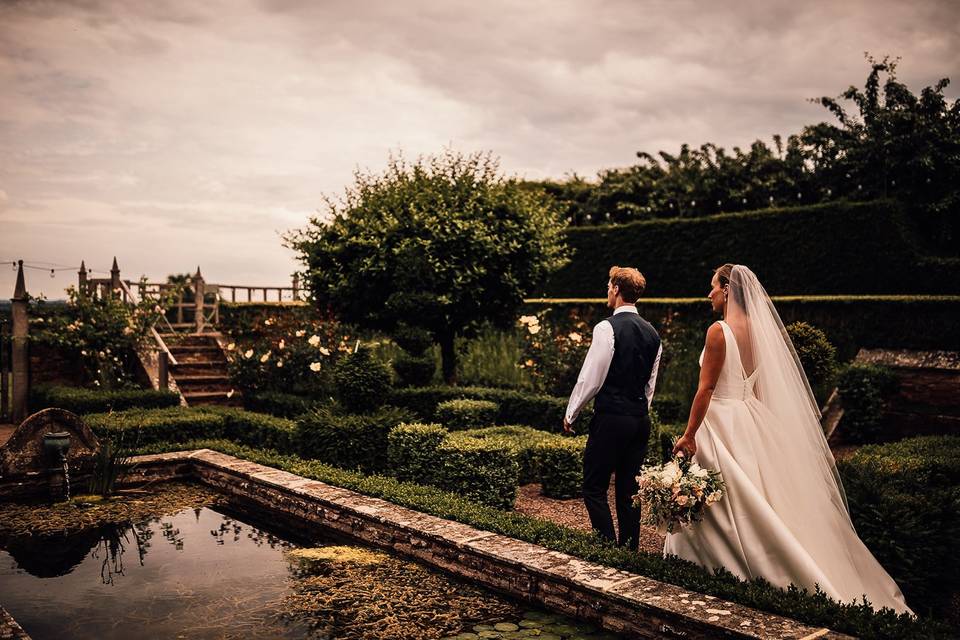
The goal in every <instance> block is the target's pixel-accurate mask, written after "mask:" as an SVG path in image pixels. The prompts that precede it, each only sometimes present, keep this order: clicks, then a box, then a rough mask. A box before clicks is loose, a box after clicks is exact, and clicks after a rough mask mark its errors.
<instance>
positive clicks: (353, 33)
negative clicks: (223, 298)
mask: <svg viewBox="0 0 960 640" xmlns="http://www.w3.org/2000/svg"><path fill="white" fill-rule="evenodd" d="M958 25H960V2H955V1H952V0H945V1H941V2H924V1H923V0H920V1H918V2H913V3H908V2H902V0H897V1H892V0H869V1H864V2H847V1H844V0H831V1H824V2H819V1H818V2H811V1H807V2H779V1H777V2H774V1H771V0H760V1H755V2H724V3H721V2H709V1H702V2H682V1H679V0H670V1H665V2H643V1H640V0H630V1H626V0H625V1H622V2H613V1H610V2H602V1H593V2H587V1H585V0H584V1H580V2H568V1H563V0H549V1H544V2H534V1H529V0H528V1H526V2H516V1H515V2H495V1H487V2H483V3H480V2H453V1H451V0H438V1H419V0H417V1H414V0H404V1H401V2H397V1H392V2H388V1H384V2H364V1H362V0H360V1H358V0H353V1H350V2H338V1H330V0H263V1H258V0H236V1H231V2H227V1H223V0H204V1H203V2H197V1H195V0H190V1H187V0H173V1H169V2H166V1H165V2H156V1H154V0H123V1H120V0H113V1H106V0H102V1H101V0H74V1H71V2H68V1H42V2H41V1H29V0H27V1H23V2H19V1H18V2H10V1H8V0H0V87H2V89H0V260H14V259H17V258H24V259H26V260H27V261H30V262H32V263H38V262H49V263H56V264H58V265H65V266H70V267H74V266H76V265H79V263H80V260H81V259H85V260H86V263H87V265H88V266H90V267H92V268H93V269H97V270H100V271H105V270H107V269H109V266H110V261H111V259H112V257H113V256H114V255H116V256H117V259H118V261H119V263H120V267H121V269H122V273H123V276H124V277H125V278H133V279H135V278H137V277H138V276H139V275H141V274H145V275H147V276H149V277H150V278H152V279H156V278H159V279H162V278H163V277H164V276H165V275H166V274H168V273H173V272H184V271H190V270H194V269H196V267H197V266H198V265H199V266H200V267H201V268H202V270H203V273H204V275H205V276H206V277H207V279H208V280H209V281H214V282H222V283H228V284H233V283H237V284H248V283H249V284H274V285H277V284H283V283H286V282H288V281H289V276H290V274H291V273H292V272H293V271H294V270H295V269H296V265H297V263H296V261H295V259H294V256H293V255H292V254H291V252H290V251H288V250H287V249H285V248H283V247H282V245H281V241H280V238H279V233H280V232H282V231H284V230H286V229H290V228H294V227H299V226H302V225H303V224H304V223H305V221H306V220H307V218H308V216H310V215H311V214H313V213H314V212H315V211H316V210H317V208H319V207H322V196H323V194H330V195H336V194H337V193H339V192H341V191H342V190H343V188H344V186H345V185H346V184H348V183H349V182H350V180H351V174H352V171H353V170H354V169H355V168H356V167H362V168H369V169H372V170H380V169H381V168H382V167H383V166H384V164H385V161H386V158H387V155H388V153H389V152H390V151H391V150H402V151H403V152H404V153H405V154H406V155H408V156H415V155H417V154H419V153H431V152H437V151H440V150H441V149H442V148H443V147H444V146H445V145H450V146H453V147H454V148H455V149H458V150H460V151H465V152H469V151H474V150H490V151H492V152H493V153H495V154H496V155H498V156H500V158H501V160H502V165H501V166H502V168H503V170H504V171H505V172H507V173H510V174H517V175H522V176H527V177H530V178H541V177H556V178H560V177H563V176H564V175H565V174H568V173H572V172H577V173H579V174H581V175H585V176H594V175H595V174H596V172H597V171H598V170H600V169H603V168H611V167H617V166H626V165H629V164H632V163H633V162H634V161H635V153H636V152H637V151H638V150H645V151H651V152H653V151H657V150H659V149H666V150H670V151H675V150H676V149H677V148H678V147H679V145H680V144H681V143H683V142H689V143H691V144H695V145H698V144H701V143H703V142H708V141H711V142H716V143H718V144H721V145H724V146H733V145H738V144H739V145H747V144H749V143H750V142H751V141H753V140H755V139H756V138H764V139H766V140H769V138H770V136H772V135H773V134H774V133H782V134H784V135H787V134H790V133H795V132H797V131H799V130H800V128H801V127H802V126H803V125H805V124H809V123H813V122H817V121H819V120H824V119H827V115H828V114H827V113H826V112H825V110H823V109H822V108H820V107H818V106H816V105H813V104H810V103H809V102H807V100H806V99H807V98H812V97H817V96H821V95H837V94H839V93H840V92H841V91H842V90H843V89H845V88H846V87H847V86H849V85H850V84H858V85H861V86H862V84H863V80H864V79H865V77H866V75H867V72H868V66H867V63H866V62H865V61H864V57H863V53H864V52H865V51H869V52H870V53H872V54H874V55H876V56H883V55H885V54H889V55H893V56H901V57H902V58H903V60H902V62H901V65H900V72H899V75H900V77H901V79H902V80H904V81H906V82H907V83H908V85H909V86H910V87H911V89H913V90H914V92H919V90H920V89H921V88H922V87H924V86H927V85H930V84H932V83H934V82H936V80H938V79H939V78H941V77H943V76H954V80H955V81H957V82H958V83H960V77H957V76H958V75H960V74H958V73H957V72H958V71H960V27H958ZM948 94H949V95H950V96H951V97H956V96H957V95H958V92H957V87H956V86H953V87H950V89H949V90H948ZM97 275H100V274H97ZM104 275H105V274H104ZM13 276H14V273H13V271H12V270H11V269H10V267H9V266H7V267H2V268H0V297H3V298H8V297H9V296H10V295H11V294H12V292H13ZM75 280H76V273H75V269H74V270H68V271H63V272H58V273H57V277H55V278H50V277H49V273H44V272H42V271H29V272H28V273H27V284H28V289H29V290H30V291H31V292H32V293H34V294H39V293H45V294H47V295H48V296H49V297H53V298H56V297H62V289H63V287H64V286H66V285H67V284H70V283H73V282H75Z"/></svg>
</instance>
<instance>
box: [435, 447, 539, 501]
mask: <svg viewBox="0 0 960 640" xmlns="http://www.w3.org/2000/svg"><path fill="white" fill-rule="evenodd" d="M437 454H438V455H439V456H440V459H441V466H440V477H439V482H438V485H439V486H442V487H445V488H446V489H448V490H450V491H453V492H455V493H458V494H460V495H462V496H463V497H464V498H466V499H467V500H470V501H473V502H479V503H481V504H486V505H490V506H492V507H497V508H499V509H512V508H513V503H514V501H515V500H516V498H517V486H518V478H519V471H520V468H519V466H518V465H517V461H516V459H515V458H514V456H513V455H511V454H512V451H511V449H510V447H509V445H507V444H504V443H502V442H497V441H495V440H489V439H485V438H474V437H471V436H469V435H467V434H465V433H452V434H450V435H449V436H448V437H447V438H446V439H444V441H443V442H442V443H441V444H440V446H439V447H438V448H437Z"/></svg>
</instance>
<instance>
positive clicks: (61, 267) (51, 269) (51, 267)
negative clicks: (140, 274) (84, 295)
mask: <svg viewBox="0 0 960 640" xmlns="http://www.w3.org/2000/svg"><path fill="white" fill-rule="evenodd" d="M20 262H21V261H20V260H0V266H3V265H10V267H11V268H12V269H13V270H14V271H16V270H17V267H18V266H19V265H20ZM23 268H24V269H33V270H35V271H46V272H47V273H49V274H50V277H51V278H55V277H56V276H57V272H58V271H77V272H79V271H80V265H76V266H70V265H65V264H60V263H57V262H44V261H42V260H30V261H27V260H23ZM84 268H85V269H86V270H87V273H102V274H109V273H110V270H109V269H91V268H90V267H87V266H86V265H84Z"/></svg>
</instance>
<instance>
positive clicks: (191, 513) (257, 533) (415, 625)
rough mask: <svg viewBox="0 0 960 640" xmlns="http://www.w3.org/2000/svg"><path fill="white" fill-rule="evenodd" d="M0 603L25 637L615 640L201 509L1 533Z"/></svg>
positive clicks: (370, 556)
mask: <svg viewBox="0 0 960 640" xmlns="http://www.w3.org/2000/svg"><path fill="white" fill-rule="evenodd" d="M304 558H307V559H309V560H310V561H309V562H305V561H304ZM318 559H319V560H318ZM331 559H332V560H333V561H331ZM0 604H2V605H3V606H4V608H6V609H7V611H9V612H10V614H11V615H13V617H14V618H15V619H16V620H17V622H19V623H20V625H21V626H22V627H23V628H24V630H25V631H26V632H27V633H28V634H29V635H30V636H31V637H32V638H33V639H34V640H47V639H51V640H52V639H57V640H60V639H64V638H77V639H85V638H96V639H111V638H117V639H124V640H128V639H130V638H135V639H137V640H147V639H152V638H200V639H215V638H216V639H230V638H251V639H260V638H390V637H418V638H453V637H456V638H461V639H462V640H468V639H474V638H502V639H504V640H509V639H512V638H527V637H540V638H541V639H543V640H547V639H554V640H560V639H564V638H571V639H572V638H577V639H579V638H588V639H590V640H599V639H600V638H613V637H614V636H611V635H609V634H604V633H602V632H601V631H600V630H598V629H596V628H594V627H591V626H589V625H585V624H583V623H580V622H577V621H574V620H570V619H568V618H564V617H562V616H558V615H555V614H551V613H548V612H545V611H542V610H535V609H530V607H528V606H524V605H521V604H518V603H515V602H513V601H511V600H509V599H506V598H503V597H502V596H499V595H497V594H494V593H492V592H489V591H486V590H483V589H479V588H478V587H476V586H473V585H469V584H466V583H463V582H461V581H458V580H456V579H454V578H450V577H449V576H446V575H445V574H441V573H439V572H436V571H433V570H430V569H427V568H424V567H422V566H420V565H417V564H415V563H411V562H407V561H405V560H402V559H400V558H396V557H394V556H389V555H387V554H384V553H381V552H378V551H372V550H365V549H363V548H362V547H342V546H336V543H335V542H333V541H324V540H320V541H317V540H310V541H309V544H308V545H301V544H296V543H294V542H290V541H289V539H284V538H282V537H280V536H279V535H276V534H275V533H271V532H268V531H267V530H265V529H264V528H262V527H260V526H254V525H251V524H247V523H246V522H243V521H241V520H238V519H237V518H235V517H233V516H231V515H229V512H228V511H224V512H221V511H220V510H219V508H217V509H212V508H206V507H204V508H191V509H185V510H183V511H180V512H179V513H177V514H175V515H172V516H164V517H159V518H150V519H148V520H146V521H143V522H140V523H137V524H135V525H125V526H116V525H111V526H103V527H97V528H91V529H88V530H85V531H83V532H81V533H79V534H76V535H72V536H69V537H62V536H61V537H52V538H51V537H44V538H40V537H36V536H22V537H19V538H12V539H8V540H7V541H6V542H5V543H3V545H2V549H0ZM431 621H432V622H431Z"/></svg>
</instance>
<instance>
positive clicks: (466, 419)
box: [436, 399, 500, 431]
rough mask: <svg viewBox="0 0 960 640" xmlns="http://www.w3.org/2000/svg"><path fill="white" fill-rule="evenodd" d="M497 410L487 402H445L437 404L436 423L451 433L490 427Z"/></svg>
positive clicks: (492, 403) (459, 400) (494, 405)
mask: <svg viewBox="0 0 960 640" xmlns="http://www.w3.org/2000/svg"><path fill="white" fill-rule="evenodd" d="M499 409H500V407H499V406H498V405H497V403H496V402H490V401H489V400H468V399H458V400H446V401H444V402H441V403H439V404H437V412H436V413H437V422H439V423H441V424H442V425H443V426H445V427H446V428H448V429H450V430H451V431H457V430H463V429H478V428H480V427H487V426H490V425H492V424H493V423H494V421H495V420H496V419H497V413H498V411H499Z"/></svg>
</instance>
